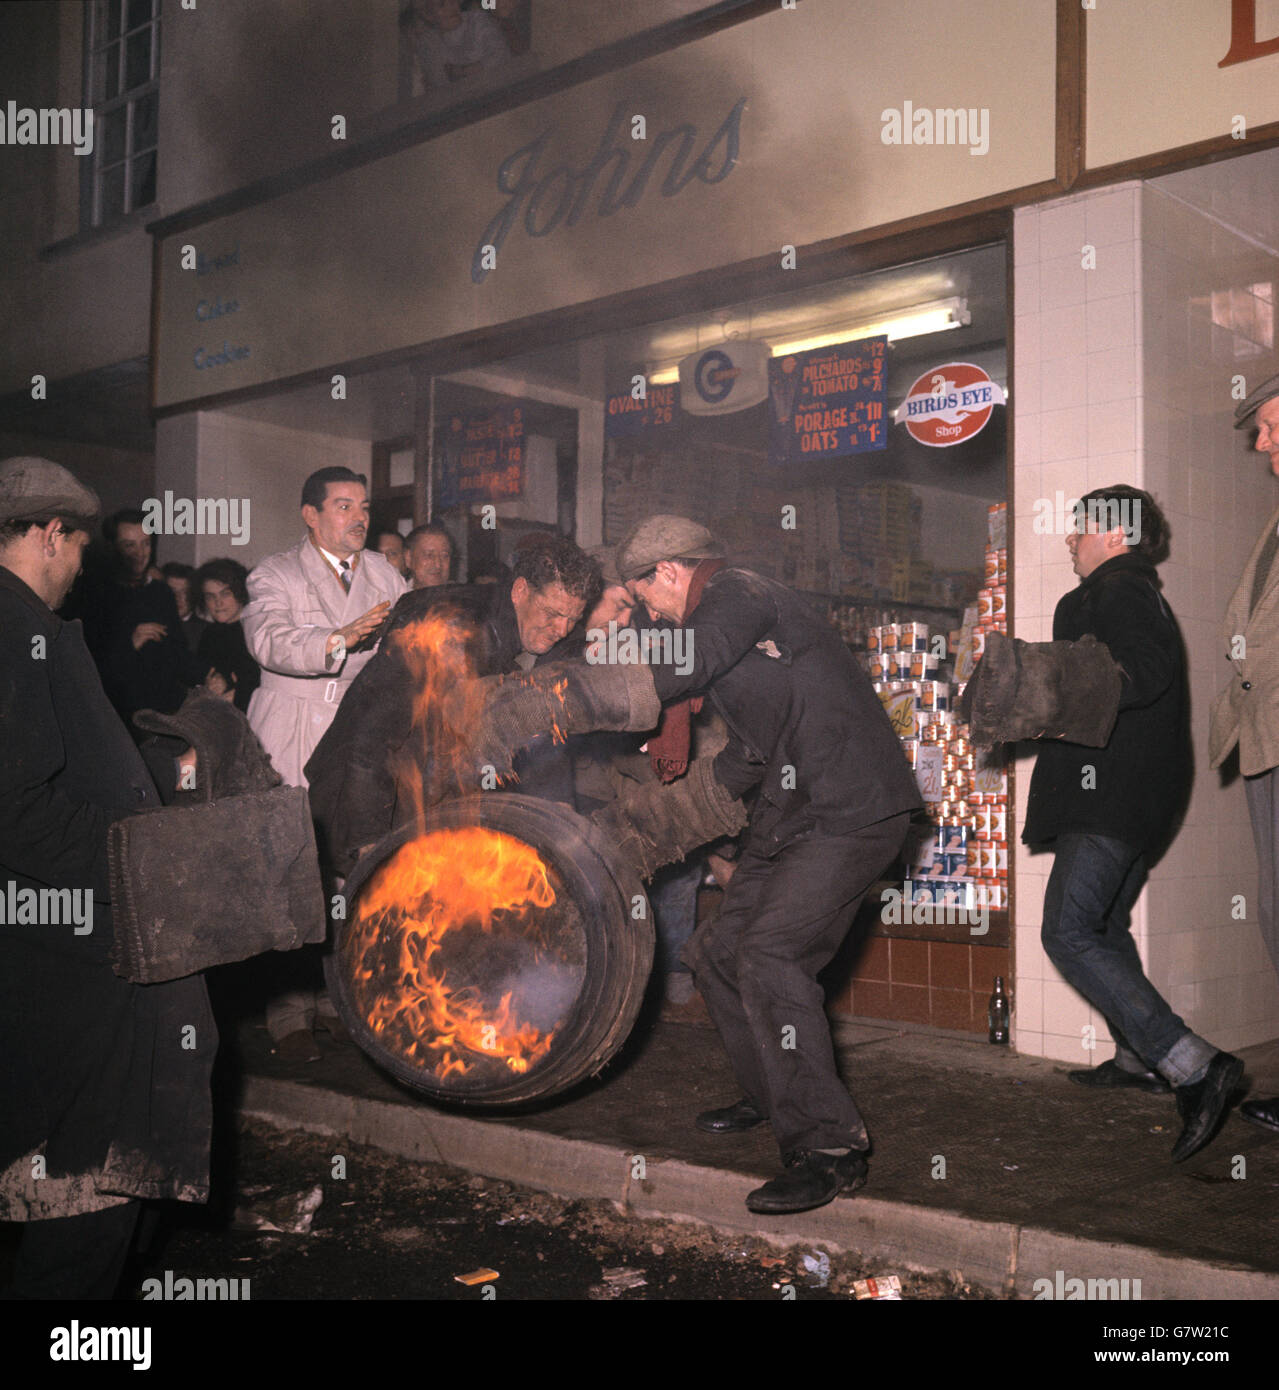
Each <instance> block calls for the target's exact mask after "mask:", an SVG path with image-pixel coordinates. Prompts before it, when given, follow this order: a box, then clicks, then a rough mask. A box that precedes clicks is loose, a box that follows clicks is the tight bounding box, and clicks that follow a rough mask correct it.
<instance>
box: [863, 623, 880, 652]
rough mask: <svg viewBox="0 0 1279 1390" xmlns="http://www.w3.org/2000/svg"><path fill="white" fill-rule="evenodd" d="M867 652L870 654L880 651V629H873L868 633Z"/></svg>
mask: <svg viewBox="0 0 1279 1390" xmlns="http://www.w3.org/2000/svg"><path fill="white" fill-rule="evenodd" d="M866 650H867V651H868V652H877V651H879V650H880V646H879V629H878V628H877V627H872V628H871V629H870V630H869V631H868V632H867V633H866Z"/></svg>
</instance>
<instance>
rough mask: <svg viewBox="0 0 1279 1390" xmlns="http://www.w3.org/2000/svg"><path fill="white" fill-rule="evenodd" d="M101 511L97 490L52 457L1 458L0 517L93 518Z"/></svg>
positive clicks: (5, 518) (8, 518)
mask: <svg viewBox="0 0 1279 1390" xmlns="http://www.w3.org/2000/svg"><path fill="white" fill-rule="evenodd" d="M101 511H102V503H101V502H100V501H99V500H98V494H97V493H96V492H94V490H93V489H92V488H88V487H85V485H84V484H83V483H82V482H80V480H79V479H78V478H77V477H76V476H75V474H74V473H71V472H69V471H68V470H67V469H65V468H63V466H62V465H61V464H60V463H54V462H53V460H52V459H42V458H34V457H31V456H28V455H19V456H17V457H14V458H7V459H4V460H3V461H0V521H25V520H28V519H30V520H33V521H34V520H39V519H40V518H42V517H54V516H74V517H77V518H79V519H81V520H83V521H92V520H93V518H94V517H96V516H98V515H99V514H100V513H101Z"/></svg>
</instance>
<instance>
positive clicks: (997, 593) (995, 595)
mask: <svg viewBox="0 0 1279 1390" xmlns="http://www.w3.org/2000/svg"><path fill="white" fill-rule="evenodd" d="M990 598H991V604H992V607H991V616H992V617H994V618H996V619H998V618H1003V617H1005V616H1006V615H1007V613H1008V590H1007V589H1006V588H1005V586H1004V585H1002V584H997V585H996V586H995V587H994V588H993V589H992V590H991V591H990Z"/></svg>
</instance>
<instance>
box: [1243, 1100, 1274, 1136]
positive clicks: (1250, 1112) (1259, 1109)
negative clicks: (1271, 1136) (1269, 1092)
mask: <svg viewBox="0 0 1279 1390" xmlns="http://www.w3.org/2000/svg"><path fill="white" fill-rule="evenodd" d="M1239 1113H1240V1114H1241V1115H1242V1116H1243V1117H1244V1119H1245V1120H1247V1121H1248V1122H1249V1123H1250V1124H1254V1125H1260V1126H1261V1127H1262V1129H1273V1130H1275V1131H1276V1132H1279V1096H1273V1097H1272V1098H1271V1099H1270V1100H1246V1101H1244V1103H1243V1104H1242V1105H1241V1106H1240V1107H1239Z"/></svg>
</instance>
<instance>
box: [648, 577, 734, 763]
mask: <svg viewBox="0 0 1279 1390" xmlns="http://www.w3.org/2000/svg"><path fill="white" fill-rule="evenodd" d="M727 563H728V562H727V561H726V560H703V561H702V562H701V564H699V565H698V567H697V568H696V569H695V570H694V571H693V577H692V579H691V580H690V581H689V585H688V602H687V603H686V605H685V607H684V621H685V622H687V621H688V620H689V618H691V617H692V616H693V610H694V609H695V608H696V607H697V605H698V604H699V603H700V602H701V601H702V590H703V589H704V588H705V587H706V581H707V580H708V579H709V578H710V577H711V575H713V574H715V573H716V572H717V571H718V570H722V569H723V568H724V566H725V565H726V564H727ZM703 698H704V697H703V696H701V695H690V696H689V697H688V698H687V699H684V700H676V701H674V702H673V703H671V704H669V705H667V706H665V707H664V708H663V710H662V717H661V720H660V721H659V723H658V726H657V732H656V733H655V734H651V735H650V736H649V740H648V757H649V761H650V762H651V763H652V764H653V771H654V772H655V773H657V775H658V777H659V778H660V779H661V780H662V781H663V782H673V781H674V780H675V779H676V778H677V777H682V776H683V775H684V774H685V773H686V772H687V771H688V751H689V748H690V746H691V744H692V741H693V715H695V714H697V713H698V712H699V711H700V710H701V708H702V700H703Z"/></svg>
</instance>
